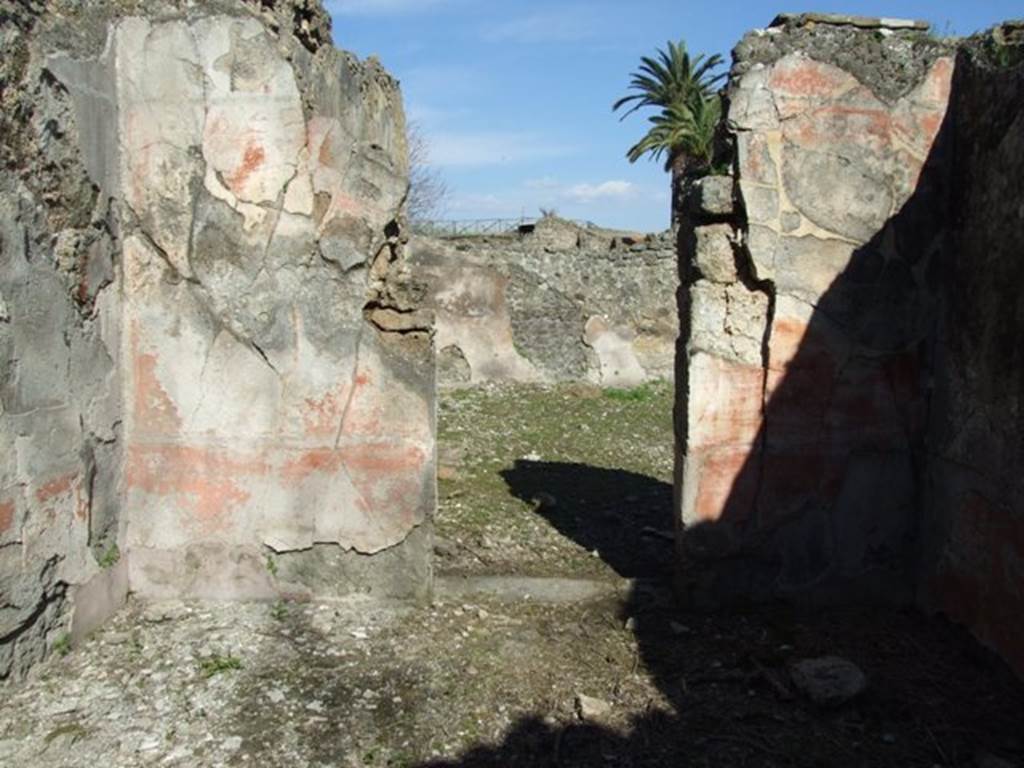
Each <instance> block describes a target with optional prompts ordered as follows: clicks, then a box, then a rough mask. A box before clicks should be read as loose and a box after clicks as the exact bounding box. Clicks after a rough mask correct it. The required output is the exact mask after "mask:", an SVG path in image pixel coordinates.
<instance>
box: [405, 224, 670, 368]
mask: <svg viewBox="0 0 1024 768" xmlns="http://www.w3.org/2000/svg"><path fill="white" fill-rule="evenodd" d="M411 245H412V251H413V253H412V256H411V261H412V264H413V265H414V269H415V271H416V274H417V276H418V277H419V278H422V279H423V280H424V282H425V283H426V284H427V286H428V290H427V294H426V296H425V299H424V300H425V303H426V305H428V306H429V307H430V308H431V309H433V311H434V312H435V315H436V318H437V348H438V350H439V358H438V373H439V378H440V381H441V383H444V384H477V383H481V382H488V381H491V382H552V381H590V382H593V383H595V384H602V385H605V386H635V385H637V384H640V383H642V382H643V381H646V380H649V379H663V378H671V376H672V369H673V350H674V345H675V340H676V337H677V335H678V327H679V326H678V318H677V315H676V313H675V312H674V311H673V295H674V292H675V289H676V285H677V283H678V278H677V276H676V257H675V247H674V243H673V241H672V240H671V237H670V235H669V234H668V233H665V234H662V235H647V236H641V235H635V234H630V233H625V232H613V231H609V230H602V229H596V228H581V227H579V226H577V225H575V224H573V223H571V222H568V221H563V220H560V219H556V218H554V217H546V218H544V219H542V220H541V221H540V222H538V224H537V227H536V229H535V230H534V231H532V232H528V233H525V234H522V235H517V234H510V235H506V236H492V237H466V238H462V239H458V240H438V239H432V238H427V237H421V236H417V237H415V238H414V239H413V241H412V244H411Z"/></svg>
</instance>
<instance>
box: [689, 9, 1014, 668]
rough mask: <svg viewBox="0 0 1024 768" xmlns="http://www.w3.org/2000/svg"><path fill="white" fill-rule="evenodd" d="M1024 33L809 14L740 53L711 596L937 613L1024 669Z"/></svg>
mask: <svg viewBox="0 0 1024 768" xmlns="http://www.w3.org/2000/svg"><path fill="white" fill-rule="evenodd" d="M1020 29H1021V28H1020V27H1019V26H1016V25H1012V24H1011V25H1004V26H1003V27H1000V28H998V29H996V30H995V31H994V32H993V33H991V34H989V35H987V36H983V37H980V38H978V39H974V40H970V41H967V42H959V41H941V40H937V39H935V38H932V37H930V36H928V35H927V34H926V32H925V28H923V27H922V25H921V24H919V23H913V22H902V21H893V20H879V19H861V18H851V17H837V16H821V15H816V14H802V15H799V16H782V17H780V18H779V19H778V20H777V21H776V22H775V24H774V25H773V26H772V27H771V28H770V29H767V30H759V31H756V32H753V33H751V34H750V35H748V36H747V37H746V38H744V40H743V41H742V42H741V43H740V44H739V46H738V47H737V49H736V52H735V62H734V66H733V70H732V75H731V80H730V86H729V89H728V99H729V107H728V111H727V116H726V120H727V128H728V132H729V136H730V140H731V142H732V143H733V145H734V148H735V173H734V175H733V176H730V177H711V178H707V179H704V180H703V181H701V182H699V183H697V184H696V185H694V186H692V188H689V189H687V190H686V191H685V197H686V199H687V200H688V201H689V209H688V215H687V217H686V221H685V223H684V231H683V235H682V237H681V243H682V248H681V252H680V257H681V265H682V267H681V270H682V277H683V288H682V290H681V293H680V313H681V317H682V324H683V327H684V332H683V335H682V337H681V340H680V347H679V355H678V363H677V365H678V375H677V382H678V385H677V387H678V393H679V394H678V398H677V407H676V424H677V430H676V431H677V438H678V440H677V499H676V505H677V521H678V525H679V529H680V532H681V535H680V537H679V555H680V564H681V565H680V584H679V586H680V590H681V592H682V593H683V594H684V595H686V596H687V597H688V598H689V599H692V600H695V601H697V602H706V603H717V602H720V601H723V600H725V601H747V600H768V599H777V598H787V599H795V600H798V601H801V602H810V603H819V602H833V601H837V600H851V599H853V600H867V601H883V602H897V603H912V602H918V603H919V604H923V605H925V606H926V607H929V608H934V609H941V610H944V611H946V612H947V613H949V614H950V615H952V616H954V617H956V618H958V619H961V620H963V621H965V622H966V623H968V624H969V625H971V627H972V629H974V630H975V632H977V634H978V635H979V637H981V639H983V640H984V641H985V642H987V643H989V644H991V645H993V646H994V647H996V648H997V649H998V650H999V651H1000V652H1001V653H1003V654H1004V655H1005V656H1006V657H1007V658H1008V659H1010V660H1011V661H1012V662H1013V663H1014V664H1015V665H1016V666H1017V667H1018V669H1024V661H1022V659H1024V656H1022V655H1021V654H1022V653H1024V636H1022V635H1021V634H1020V632H1021V630H1020V628H1019V622H1018V621H1016V620H1014V619H1012V618H1011V617H1010V615H1009V612H1012V611H1016V612H1017V613H1019V608H1020V605H1021V600H1022V597H1021V593H1020V590H1019V580H1017V579H1015V578H1014V577H1012V576H1011V575H1010V574H1011V573H1014V572H1019V569H1018V567H1017V564H1019V563H1020V562H1024V543H1022V542H1024V536H1021V535H1020V531H1021V530H1024V528H1021V525H1022V520H1024V512H1022V507H1021V497H1022V493H1021V490H1020V487H1019V486H1020V483H1019V481H1018V480H1012V481H1011V480H1010V479H1009V474H1007V473H1008V469H1007V470H1006V471H1004V469H1002V468H1003V467H1007V466H1008V464H1007V462H1011V463H1012V462H1013V461H1016V460H1018V459H1019V447H1020V446H1019V441H1017V442H1016V443H1014V441H1013V439H1012V438H1011V437H1010V436H1009V433H1007V432H1006V431H1005V430H1000V429H991V430H988V431H985V432H982V431H980V430H979V422H978V418H979V414H981V413H986V414H994V413H995V412H996V411H997V410H998V411H999V412H1000V413H1003V414H1016V413H1017V412H1018V411H1019V408H1020V402H1019V399H1020V392H1021V390H1022V388H1021V387H1020V386H1019V384H1020V381H1019V379H1020V376H1021V375H1024V373H1022V370H1024V365H1020V364H1019V362H1020V361H1019V354H1017V353H1016V352H1014V351H1012V350H1011V347H1014V345H1015V344H1016V342H1015V341H1011V339H1017V338H1018V337H1019V333H1020V331H1021V329H1022V328H1024V326H1022V325H1021V317H1020V313H1019V312H1016V311H1015V310H1012V309H1010V307H1011V305H1012V306H1016V305H1015V304H1014V303H1013V302H1012V301H1011V299H1010V298H1009V296H1008V295H1007V294H1006V292H1005V291H1004V290H1001V289H1000V288H998V287H997V282H998V283H999V284H1000V285H1017V284H1019V275H1017V274H1016V273H1017V272H1019V269H1018V266H1019V263H1020V259H1019V253H1014V247H1016V249H1017V250H1018V251H1019V237H1018V236H1017V235H1019V232H1020V227H1021V224H1020V218H1019V217H1020V211H1018V210H1017V208H1018V207H1019V205H1018V200H1017V196H1015V195H1014V194H1013V193H1007V194H1004V195H998V194H995V190H996V189H999V188H1001V187H1002V186H1005V181H1006V179H1008V178H1009V177H1010V176H1009V175H1012V174H1013V173H1017V172H1019V169H1018V168H1017V166H1018V165H1019V163H1017V160H1016V158H1019V154H1018V155H1015V154H1014V153H1013V152H1014V149H1013V148H1015V147H1018V146H1019V144H1020V142H1021V141H1022V140H1024V136H1022V131H1024V123H1022V122H1021V121H1020V120H1019V119H1017V118H1019V115H1018V114H1017V113H1018V112H1019V109H1018V108H1017V105H1018V104H1019V96H1020V93H1019V89H1020V82H1021V63H1022V60H1024V57H1021V56H1020V50H1021V40H1020V39H1021V38H1022V37H1024V35H1022V34H1021V33H1020ZM987 114H990V115H991V116H990V117H986V115H987ZM997 115H998V117H996V116H997ZM981 126H985V128H982V127H981ZM979 131H987V132H988V133H987V134H986V135H985V136H980V135H978V134H979ZM989 134H991V135H989ZM972 148H986V149H972ZM988 148H991V149H988ZM982 200H984V201H985V202H984V203H982V202H981V201H982ZM989 216H994V217H998V222H997V221H996V220H995V219H991V220H990V219H989ZM1009 229H1012V230H1013V234H1010V232H1009ZM996 231H1004V237H1002V238H995V237H993V236H991V234H992V233H993V232H996ZM1011 243H1015V246H1011V247H1007V245H1006V244H1011ZM983 263H984V264H985V265H986V266H984V267H982V264H983ZM994 274H998V275H1002V279H1001V280H993V279H991V278H990V277H989V276H990V275H994ZM965 290H966V291H969V292H968V293H965ZM996 317H999V320H996ZM997 328H998V329H999V330H997ZM979 350H985V351H984V353H979ZM979 354H983V355H984V358H983V359H984V360H985V362H982V358H980V357H979ZM968 358H969V359H968ZM996 361H1005V363H997V362H996ZM968 371H972V372H975V373H973V374H967V373H966V372H968ZM995 392H999V393H1000V394H999V395H995V394H994V393H995ZM1013 418H1015V417H1011V422H1010V423H1015V422H1013V420H1012V419H1013ZM996 421H1000V419H996ZM992 423H995V422H992ZM966 435H971V437H970V438H969V439H970V441H971V446H972V448H971V451H972V453H971V454H970V455H968V454H965V453H964V448H965V442H964V441H965V440H966V439H967V438H966ZM1011 444H1012V445H1011ZM954 455H955V456H958V457H959V458H958V459H956V460H954V459H952V458H951V457H952V456H954ZM997 455H998V456H1000V457H1006V458H1005V459H1002V460H993V461H992V462H989V461H983V460H981V459H980V458H975V456H978V457H981V456H993V457H994V456H997ZM997 478H1001V479H997ZM997 487H998V488H999V490H996V488H997ZM996 531H998V532H999V533H996ZM968 550H970V554H968ZM989 562H993V563H998V564H999V565H998V567H993V568H991V569H990V568H989V566H988V565H986V564H985V563H989ZM979 570H980V571H981V573H980V574H979ZM1014 583H1016V584H1017V586H1012V585H1013V584H1014ZM997 606H1004V607H997ZM1011 606H1012V607H1011Z"/></svg>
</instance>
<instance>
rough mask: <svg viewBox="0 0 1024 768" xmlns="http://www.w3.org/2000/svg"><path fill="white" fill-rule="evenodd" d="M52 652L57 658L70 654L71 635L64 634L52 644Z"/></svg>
mask: <svg viewBox="0 0 1024 768" xmlns="http://www.w3.org/2000/svg"><path fill="white" fill-rule="evenodd" d="M53 652H54V653H56V654H58V655H59V656H67V655H68V654H69V653H71V635H70V634H68V633H67V632H65V633H64V634H62V635H61V636H60V637H58V638H57V639H56V640H55V641H54V642H53Z"/></svg>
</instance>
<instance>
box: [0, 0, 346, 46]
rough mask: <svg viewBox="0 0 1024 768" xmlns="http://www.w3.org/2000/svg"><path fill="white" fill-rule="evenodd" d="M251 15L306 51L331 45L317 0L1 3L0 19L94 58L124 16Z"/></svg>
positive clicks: (8, 0) (11, 0) (325, 16)
mask: <svg viewBox="0 0 1024 768" xmlns="http://www.w3.org/2000/svg"><path fill="white" fill-rule="evenodd" d="M241 14H250V15H253V16H256V17H257V18H259V19H260V20H261V21H262V22H263V23H264V25H265V26H266V27H267V28H268V29H269V30H270V31H271V32H273V33H274V34H277V35H278V36H280V37H284V36H285V35H284V34H282V33H285V34H288V35H289V36H290V37H293V38H294V39H295V40H297V41H298V42H299V43H301V45H302V47H303V48H305V49H306V50H307V51H309V52H310V53H316V52H317V51H318V50H319V49H320V48H322V47H325V46H330V45H331V17H330V15H329V14H328V13H327V11H326V10H325V9H324V7H323V3H322V2H321V0H0V16H2V17H3V18H4V19H5V20H9V21H10V22H11V23H12V24H14V25H15V26H17V27H18V28H20V29H21V30H22V31H28V30H30V29H33V28H35V27H36V26H37V23H38V22H40V21H43V22H45V23H43V24H42V25H40V29H38V30H37V31H38V32H39V33H40V34H42V35H43V36H44V38H46V37H52V39H54V41H55V43H56V45H55V47H57V48H59V49H60V50H61V51H62V52H63V53H66V54H69V55H72V56H75V57H76V58H95V57H98V56H99V55H100V54H101V53H102V52H103V48H104V46H105V44H106V38H107V35H106V29H107V25H108V24H109V23H110V22H111V21H113V20H116V19H119V18H123V17H127V16H144V17H146V18H148V19H151V20H154V21H167V20H171V19H180V18H195V17H200V16H216V15H231V16H237V15H241Z"/></svg>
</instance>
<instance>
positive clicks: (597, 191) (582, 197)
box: [565, 179, 639, 204]
mask: <svg viewBox="0 0 1024 768" xmlns="http://www.w3.org/2000/svg"><path fill="white" fill-rule="evenodd" d="M638 191H639V190H638V189H637V186H636V184H633V183H632V182H630V181H620V180H617V179H615V180H610V181H603V182H601V183H600V184H574V185H573V186H571V187H569V188H568V189H567V190H565V196H566V197H567V198H568V199H570V200H572V201H574V202H577V203H583V204H586V203H593V202H595V201H597V200H627V199H629V198H632V197H636V195H637V193H638Z"/></svg>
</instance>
